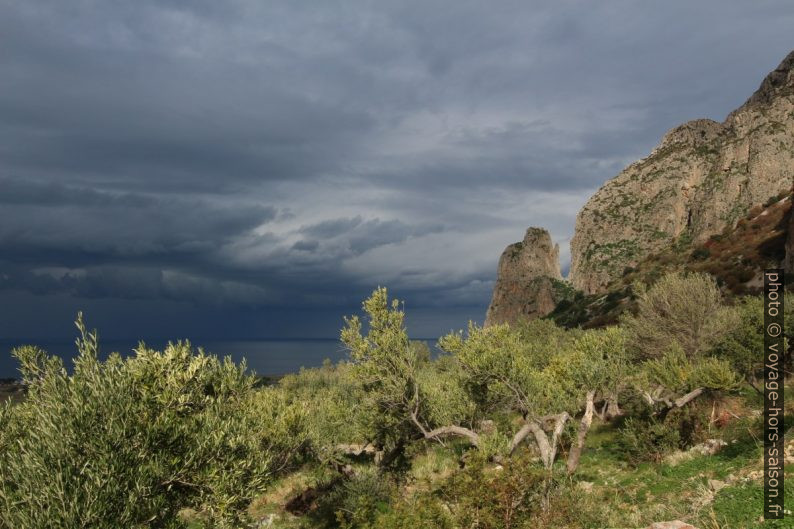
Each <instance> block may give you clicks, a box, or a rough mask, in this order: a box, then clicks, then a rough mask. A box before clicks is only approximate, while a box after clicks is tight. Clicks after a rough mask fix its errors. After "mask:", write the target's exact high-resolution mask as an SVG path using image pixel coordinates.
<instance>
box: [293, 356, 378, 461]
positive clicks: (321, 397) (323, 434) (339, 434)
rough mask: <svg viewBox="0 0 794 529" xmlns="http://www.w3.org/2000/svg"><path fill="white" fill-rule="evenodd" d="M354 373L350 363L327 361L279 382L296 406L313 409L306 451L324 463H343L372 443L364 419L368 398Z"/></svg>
mask: <svg viewBox="0 0 794 529" xmlns="http://www.w3.org/2000/svg"><path fill="white" fill-rule="evenodd" d="M353 370H354V369H353V365H352V364H350V363H347V362H340V363H338V364H336V365H332V364H330V362H326V364H325V365H323V366H322V367H319V368H313V369H301V370H300V372H299V373H295V374H290V375H287V376H285V377H284V378H282V379H281V380H280V381H279V385H278V387H279V389H280V390H281V391H282V392H283V393H284V394H285V395H286V396H287V397H288V398H289V400H290V402H291V403H293V405H295V406H303V405H305V406H306V407H307V408H309V409H311V414H310V416H309V417H308V418H307V421H306V433H307V446H306V449H307V451H308V452H309V453H310V454H311V455H312V456H314V457H315V458H316V459H317V460H319V461H320V462H322V463H327V464H332V465H334V464H336V463H338V464H341V463H342V457H343V456H344V455H346V454H348V453H349V452H351V451H356V449H358V450H359V451H360V450H363V449H364V447H365V446H366V445H367V444H368V442H369V439H368V431H367V430H366V428H365V427H364V426H365V425H364V424H363V422H362V420H361V418H362V417H368V414H367V410H366V403H365V400H366V399H365V397H366V395H365V394H364V393H363V391H362V387H361V386H360V384H358V383H357V381H356V379H355V376H354V373H353Z"/></svg>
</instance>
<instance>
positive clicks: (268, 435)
mask: <svg viewBox="0 0 794 529" xmlns="http://www.w3.org/2000/svg"><path fill="white" fill-rule="evenodd" d="M77 325H78V328H79V330H80V338H79V339H78V340H77V348H78V353H79V354H78V356H77V358H76V360H75V363H74V369H73V372H72V374H69V373H67V371H66V370H65V368H64V366H63V363H62V362H61V360H60V359H59V358H57V357H53V356H48V355H47V354H46V353H45V352H44V351H42V350H41V349H39V348H37V347H33V346H25V347H21V348H18V349H16V350H15V352H14V354H15V355H16V356H17V358H18V359H19V361H20V364H21V372H22V376H23V378H24V380H25V382H26V383H27V384H28V388H29V390H28V394H27V398H26V399H25V401H24V402H22V403H20V404H18V405H15V406H13V407H9V408H4V409H3V411H2V412H0V527H52V528H72V527H97V528H115V527H144V526H145V527H173V526H177V525H178V522H177V520H176V514H177V511H178V510H179V509H182V508H188V507H189V508H193V509H194V510H197V511H199V512H200V513H201V514H202V516H203V517H205V518H206V519H207V521H208V522H211V523H212V524H213V526H214V527H231V526H234V527H237V526H239V523H240V520H239V518H240V515H241V512H243V509H244V507H245V506H246V504H247V503H248V501H249V500H250V499H252V497H253V496H254V495H256V494H258V493H260V492H262V491H263V490H264V488H265V487H266V485H267V484H268V483H270V482H271V481H272V479H273V478H274V477H275V476H276V474H278V473H279V472H281V471H283V470H285V469H287V468H289V466H290V465H291V464H292V463H293V462H294V461H295V457H296V456H297V454H298V453H299V451H300V450H301V447H302V445H303V444H304V441H305V433H304V424H305V418H306V411H305V410H304V409H303V407H302V406H292V405H290V404H289V403H288V402H287V401H286V399H285V398H284V396H283V395H282V394H280V393H279V392H277V391H273V390H270V389H266V390H261V391H255V390H254V389H253V383H254V380H253V377H251V376H250V375H247V374H246V373H245V366H244V365H235V364H234V363H232V362H231V360H229V359H226V360H223V361H221V360H218V359H217V358H216V357H214V356H211V355H208V354H205V353H204V352H203V351H201V350H199V351H195V350H194V349H193V348H192V347H191V346H190V344H188V343H187V342H178V343H172V344H169V345H168V346H167V347H166V348H165V350H163V351H154V350H151V349H148V348H146V347H145V346H143V345H141V346H139V348H138V350H137V351H136V354H135V355H134V356H132V357H130V358H126V359H125V358H122V357H121V356H120V355H118V354H112V355H111V356H110V357H109V358H108V359H107V360H106V361H100V360H99V359H98V357H97V353H98V350H99V344H98V339H97V334H96V332H88V331H87V330H86V329H85V326H84V325H83V322H82V319H81V318H78V321H77Z"/></svg>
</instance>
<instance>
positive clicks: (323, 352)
mask: <svg viewBox="0 0 794 529" xmlns="http://www.w3.org/2000/svg"><path fill="white" fill-rule="evenodd" d="M22 343H35V344H36V345H38V346H39V347H41V348H42V349H44V350H45V351H47V352H48V353H50V354H54V355H58V356H60V357H61V358H63V359H64V364H65V365H66V366H67V368H71V364H72V362H71V359H72V358H73V357H74V355H75V345H74V342H68V343H67V342H11V341H0V378H10V377H13V378H18V377H19V372H18V371H17V368H18V365H17V361H16V359H15V358H13V357H12V356H11V349H13V348H14V347H16V346H18V345H21V344H22ZM166 343H167V342H166V341H152V342H146V346H147V347H149V348H152V349H157V350H162V348H163V347H164V346H165V345H166ZM192 343H193V345H194V346H195V347H199V346H201V347H203V348H204V350H205V351H207V352H209V353H212V354H215V355H217V356H220V357H223V356H231V357H232V359H233V360H234V361H235V362H240V361H241V360H242V359H243V358H245V359H246V361H247V363H248V368H249V369H250V370H252V371H254V372H255V373H258V374H260V375H281V374H284V373H292V372H296V371H298V370H299V369H300V368H301V367H318V366H320V365H322V363H323V360H325V359H326V358H327V359H329V360H331V361H332V362H337V361H339V360H341V359H343V358H346V357H347V351H346V350H345V349H344V347H343V345H342V343H341V342H340V341H339V340H338V339H333V338H329V339H316V340H299V339H295V340H254V341H233V342H229V341H203V342H202V341H197V342H192ZM137 346H138V342H132V341H104V342H103V341H102V340H101V339H100V357H102V358H106V357H107V355H108V354H110V353H111V352H118V353H121V354H122V355H123V356H129V355H131V354H133V353H132V350H133V349H134V348H136V347H137Z"/></svg>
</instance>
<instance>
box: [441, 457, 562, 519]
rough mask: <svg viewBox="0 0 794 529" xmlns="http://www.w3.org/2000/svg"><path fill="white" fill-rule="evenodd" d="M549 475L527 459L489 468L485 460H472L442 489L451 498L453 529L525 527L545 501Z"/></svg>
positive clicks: (477, 458) (481, 458)
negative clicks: (465, 528) (469, 528)
mask: <svg viewBox="0 0 794 529" xmlns="http://www.w3.org/2000/svg"><path fill="white" fill-rule="evenodd" d="M550 485H551V482H550V481H549V479H548V474H547V473H546V472H544V471H543V470H542V469H540V468H539V467H538V466H536V465H532V464H531V462H530V461H528V460H527V457H523V458H514V459H511V460H509V461H507V462H505V464H504V466H498V467H491V466H489V465H488V464H487V463H486V461H485V458H483V457H476V456H475V457H472V458H471V460H470V462H469V464H467V465H466V468H464V469H463V470H462V471H461V472H458V473H457V474H455V475H454V476H453V477H452V479H451V480H450V482H449V484H448V485H447V486H446V487H445V490H444V496H445V497H448V498H451V499H452V505H451V512H452V518H453V520H454V524H453V526H454V527H482V528H486V527H494V528H495V527H498V528H502V529H511V528H516V527H527V524H528V523H529V522H530V520H531V517H532V515H533V514H535V513H537V512H539V511H540V510H541V509H542V507H543V505H544V502H545V499H546V496H547V494H546V492H547V489H548V488H549V486H550Z"/></svg>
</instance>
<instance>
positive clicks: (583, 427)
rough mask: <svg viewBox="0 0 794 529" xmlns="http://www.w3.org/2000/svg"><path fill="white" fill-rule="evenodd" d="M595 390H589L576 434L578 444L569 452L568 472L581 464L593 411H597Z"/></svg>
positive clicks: (571, 471)
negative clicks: (594, 401) (594, 402)
mask: <svg viewBox="0 0 794 529" xmlns="http://www.w3.org/2000/svg"><path fill="white" fill-rule="evenodd" d="M594 398H595V391H588V392H587V397H586V403H585V409H584V415H583V416H582V420H581V421H579V432H578V433H577V435H576V444H574V445H573V446H572V447H571V452H570V453H569V454H568V474H573V473H574V472H575V471H576V467H578V466H579V458H580V457H581V455H582V449H583V448H584V440H585V438H586V437H587V432H588V431H589V430H590V425H591V424H592V423H593V412H594V411H595V404H593V399H594Z"/></svg>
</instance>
